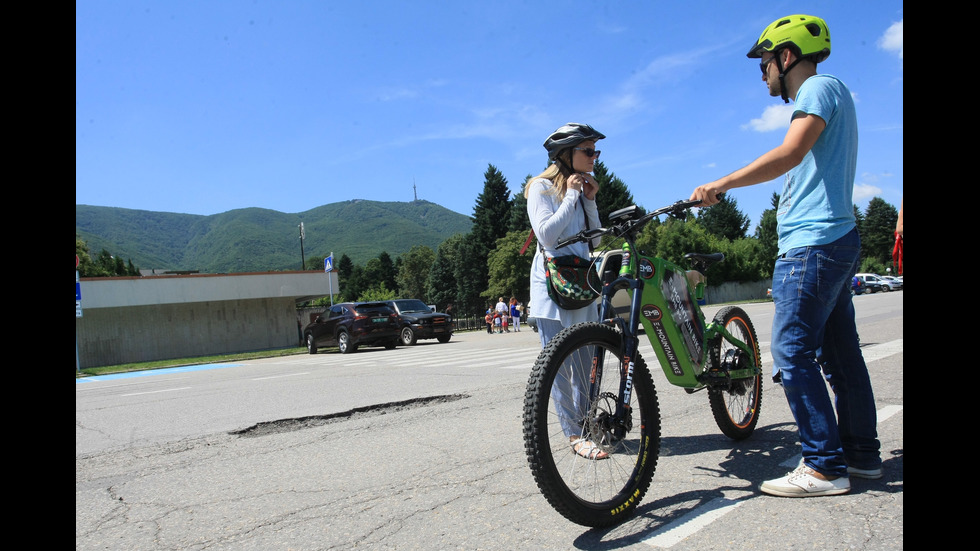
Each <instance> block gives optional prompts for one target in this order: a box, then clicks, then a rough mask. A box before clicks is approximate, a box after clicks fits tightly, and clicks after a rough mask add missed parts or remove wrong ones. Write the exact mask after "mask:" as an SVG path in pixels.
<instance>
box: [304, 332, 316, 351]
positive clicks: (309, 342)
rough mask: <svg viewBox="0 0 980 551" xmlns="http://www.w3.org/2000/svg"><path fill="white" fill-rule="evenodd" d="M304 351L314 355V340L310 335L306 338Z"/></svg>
mask: <svg viewBox="0 0 980 551" xmlns="http://www.w3.org/2000/svg"><path fill="white" fill-rule="evenodd" d="M306 350H307V352H309V353H310V354H316V340H315V339H314V338H313V334H312V333H310V334H309V335H307V336H306Z"/></svg>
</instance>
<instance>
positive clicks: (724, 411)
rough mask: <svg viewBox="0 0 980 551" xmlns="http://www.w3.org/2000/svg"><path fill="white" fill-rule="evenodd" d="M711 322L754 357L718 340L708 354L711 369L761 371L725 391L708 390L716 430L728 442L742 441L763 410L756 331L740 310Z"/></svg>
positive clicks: (721, 314) (722, 313)
mask: <svg viewBox="0 0 980 551" xmlns="http://www.w3.org/2000/svg"><path fill="white" fill-rule="evenodd" d="M714 321H715V323H719V324H721V325H723V326H724V327H725V330H727V331H728V332H729V333H731V335H732V336H733V337H735V338H736V339H738V340H740V341H742V342H744V343H745V344H747V345H749V348H750V349H752V351H753V353H754V356H755V357H754V358H753V357H751V356H749V355H748V354H746V353H745V352H744V351H742V350H741V349H740V348H738V347H736V346H735V345H733V344H731V343H730V342H728V341H726V340H725V339H724V338H721V339H719V342H718V343H717V344H716V345H714V350H711V363H712V366H711V368H712V369H717V370H720V371H722V372H728V371H731V370H735V369H754V368H760V369H758V370H757V371H758V372H757V373H756V374H755V376H753V377H750V378H742V379H732V380H731V381H729V384H728V388H719V387H715V388H708V401H709V402H710V404H711V412H712V414H714V417H715V423H717V424H718V428H720V429H721V432H723V433H724V434H725V436H728V437H729V438H732V439H734V440H744V439H745V438H748V437H749V436H751V435H752V433H753V432H754V431H755V426H756V424H757V423H758V422H759V410H760V408H761V406H762V372H761V367H762V364H761V360H760V359H759V358H760V353H759V339H758V338H757V337H756V334H755V327H753V326H752V322H751V321H750V320H749V317H748V316H747V315H746V314H745V311H743V310H742V309H741V308H738V307H736V306H729V307H727V308H723V309H721V310H720V311H719V312H718V313H717V314H715V318H714Z"/></svg>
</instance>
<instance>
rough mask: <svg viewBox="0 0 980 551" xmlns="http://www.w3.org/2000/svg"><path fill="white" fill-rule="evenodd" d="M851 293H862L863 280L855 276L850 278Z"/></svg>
mask: <svg viewBox="0 0 980 551" xmlns="http://www.w3.org/2000/svg"><path fill="white" fill-rule="evenodd" d="M851 294H852V295H861V294H864V281H862V280H860V279H858V277H857V276H854V277H852V278H851Z"/></svg>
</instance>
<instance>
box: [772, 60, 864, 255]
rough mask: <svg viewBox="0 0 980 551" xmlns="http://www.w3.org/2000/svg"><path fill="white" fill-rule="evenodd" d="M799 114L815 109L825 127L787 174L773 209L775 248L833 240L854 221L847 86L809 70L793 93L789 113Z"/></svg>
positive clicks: (854, 141)
mask: <svg viewBox="0 0 980 551" xmlns="http://www.w3.org/2000/svg"><path fill="white" fill-rule="evenodd" d="M800 114H811V115H816V116H818V117H820V118H821V119H823V120H824V122H825V123H826V127H825V128H824V130H823V132H821V133H820V137H819V138H817V141H816V143H815V144H813V148H811V149H810V151H808V152H807V154H806V156H805V157H803V162H801V163H800V164H799V165H797V166H796V167H794V168H793V169H792V170H790V171H789V172H788V173H787V174H786V181H785V183H784V184H783V191H782V193H781V194H780V196H779V207H778V208H777V210H776V221H777V225H778V231H779V253H780V254H782V253H785V252H786V251H788V250H790V249H795V248H797V247H807V246H812V245H826V244H828V243H832V242H833V241H836V240H837V239H840V238H841V237H843V236H844V235H846V234H847V233H848V232H850V231H851V230H852V229H854V227H855V220H854V200H853V197H852V195H853V193H854V174H855V172H856V171H857V148H858V131H857V114H856V112H855V110H854V100H853V99H852V98H851V92H850V90H848V89H847V86H845V85H844V83H843V82H841V81H840V79H838V78H836V77H833V76H830V75H814V76H812V77H810V78H808V79H806V81H805V82H804V83H803V85H802V86H801V87H800V89H799V91H798V92H797V94H796V102H795V109H794V111H793V116H794V117H796V116H800Z"/></svg>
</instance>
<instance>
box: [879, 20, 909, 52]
mask: <svg viewBox="0 0 980 551" xmlns="http://www.w3.org/2000/svg"><path fill="white" fill-rule="evenodd" d="M904 24H905V19H902V20H901V21H899V22H898V23H892V26H891V27H888V30H886V31H885V34H884V35H882V37H881V38H879V39H878V47H879V48H881V49H882V50H886V51H889V52H897V53H898V59H902V60H904V58H905V41H904V38H903V32H902V29H903V27H904Z"/></svg>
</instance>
